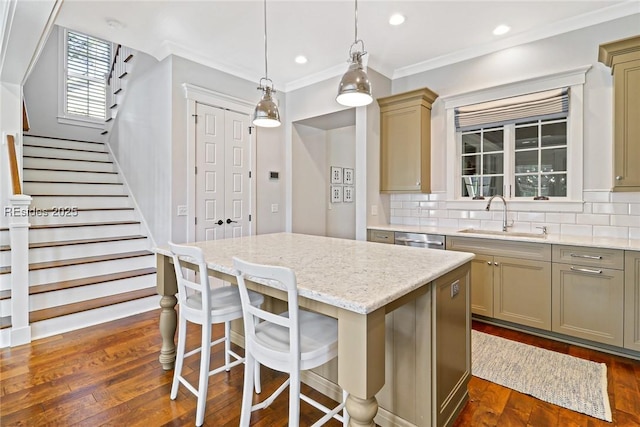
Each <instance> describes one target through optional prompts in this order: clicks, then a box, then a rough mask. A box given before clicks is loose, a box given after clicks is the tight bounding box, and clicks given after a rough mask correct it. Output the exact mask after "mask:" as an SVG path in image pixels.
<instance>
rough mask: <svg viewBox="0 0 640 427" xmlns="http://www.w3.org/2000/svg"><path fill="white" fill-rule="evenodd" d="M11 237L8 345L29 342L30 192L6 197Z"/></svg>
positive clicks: (13, 345)
mask: <svg viewBox="0 0 640 427" xmlns="http://www.w3.org/2000/svg"><path fill="white" fill-rule="evenodd" d="M9 201H10V203H11V206H10V208H9V209H10V211H9V212H6V213H8V216H10V217H11V219H10V222H9V238H10V241H11V346H12V347H15V346H17V345H21V344H26V343H29V342H31V326H30V325H29V206H30V205H31V196H27V195H25V194H16V195H13V196H11V197H9Z"/></svg>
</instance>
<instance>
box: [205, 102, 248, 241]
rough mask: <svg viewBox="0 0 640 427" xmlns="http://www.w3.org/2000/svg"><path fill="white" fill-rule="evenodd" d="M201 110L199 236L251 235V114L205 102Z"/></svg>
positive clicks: (210, 238) (212, 237) (220, 237)
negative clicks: (213, 105)
mask: <svg viewBox="0 0 640 427" xmlns="http://www.w3.org/2000/svg"><path fill="white" fill-rule="evenodd" d="M196 114H197V116H198V120H197V123H196V148H195V156H196V196H195V206H196V240H217V239H224V238H229V237H239V236H243V235H249V234H251V225H250V221H249V214H250V209H251V207H250V200H251V198H250V195H251V194H250V191H251V186H250V182H249V172H250V165H251V161H250V151H251V150H250V147H251V141H250V136H249V131H248V129H249V118H248V117H247V116H246V115H244V114H241V113H237V112H233V111H229V110H223V109H221V108H216V107H212V106H209V105H205V104H200V103H197V104H196Z"/></svg>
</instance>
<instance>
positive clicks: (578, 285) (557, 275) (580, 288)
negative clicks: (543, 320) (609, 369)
mask: <svg viewBox="0 0 640 427" xmlns="http://www.w3.org/2000/svg"><path fill="white" fill-rule="evenodd" d="M623 286H624V284H623V272H622V271H620V270H612V269H605V268H596V267H581V266H575V265H569V264H554V265H553V278H552V288H553V329H552V330H553V331H554V332H559V333H562V334H567V335H571V336H574V337H578V338H584V339H588V340H591V341H597V342H601V343H605V344H611V345H615V346H622V330H623V329H622V328H623V305H624V296H623V292H624V290H623Z"/></svg>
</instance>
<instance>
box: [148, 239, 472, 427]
mask: <svg viewBox="0 0 640 427" xmlns="http://www.w3.org/2000/svg"><path fill="white" fill-rule="evenodd" d="M191 245H193V246H198V247H201V248H202V249H203V251H204V255H205V259H206V260H207V265H208V267H209V270H210V273H211V275H212V276H215V277H219V278H221V279H223V280H227V281H229V282H235V277H234V273H235V272H234V270H233V267H232V257H233V256H237V257H239V258H242V259H244V260H246V261H250V262H255V263H262V264H272V265H282V266H287V267H290V268H292V269H293V270H294V271H295V273H296V277H297V282H298V288H299V302H300V306H301V307H303V308H306V309H309V310H313V311H317V312H320V313H323V314H326V315H329V316H332V317H335V318H337V319H338V335H339V337H338V349H339V350H338V361H337V372H336V373H335V375H331V374H330V375H326V377H327V378H326V380H328V381H331V380H333V379H335V380H337V383H338V384H339V385H340V386H341V387H342V388H343V389H345V390H346V391H347V392H348V393H349V397H348V398H347V410H348V411H349V413H350V415H351V420H350V425H353V426H373V425H374V424H373V423H374V421H373V420H374V417H376V414H377V413H378V399H377V398H376V395H377V394H378V393H379V392H380V391H381V389H383V386H384V385H385V382H386V383H387V386H386V387H385V389H386V390H387V391H385V390H383V392H382V393H381V394H382V397H381V398H382V402H381V407H382V408H383V409H384V411H381V412H382V413H383V415H381V416H379V417H377V418H376V422H378V423H379V424H382V425H391V424H395V425H417V426H442V425H449V424H451V423H452V422H453V420H454V419H455V416H456V415H457V413H458V411H459V410H460V409H461V408H462V406H463V405H464V403H465V402H466V400H467V398H468V395H467V387H466V385H467V382H468V380H469V378H470V375H471V366H470V337H471V332H470V328H471V323H470V309H469V292H468V290H467V283H468V280H469V271H470V261H471V260H472V258H473V255H472V254H468V253H461V252H447V251H437V250H425V249H418V248H411V247H403V246H393V245H381V244H377V243H371V242H362V241H353V240H345V239H335V238H328V237H320V236H308V235H300V234H290V233H278V234H267V235H258V236H249V237H242V238H236V239H226V240H217V241H207V242H196V243H191ZM156 252H157V289H158V293H159V294H160V295H161V296H162V298H161V302H160V305H161V307H162V312H161V315H160V331H161V334H162V337H163V346H162V350H161V354H160V362H161V363H162V365H163V367H164V368H165V369H171V368H172V367H173V362H174V360H175V344H174V334H175V328H176V313H175V304H176V298H175V294H176V292H177V287H176V283H175V274H174V271H173V265H172V264H171V262H170V257H169V255H170V254H169V252H168V251H167V250H166V249H164V248H158V249H157V250H156ZM252 286H253V288H254V289H255V290H257V291H259V292H262V293H264V294H265V295H267V296H269V297H271V298H274V299H279V300H283V299H285V294H284V292H283V291H282V290H281V289H278V288H277V287H274V285H273V284H272V283H268V282H265V283H255V284H253V285H252ZM407 308H408V309H407ZM396 310H398V312H402V311H405V312H406V314H407V315H409V316H413V321H412V324H413V325H414V327H413V329H412V331H404V332H403V331H402V330H396V329H394V327H393V325H390V324H389V320H388V319H389V317H388V314H391V313H393V312H394V311H396ZM408 334H410V335H412V336H407V335H408ZM398 341H401V342H398ZM402 341H404V342H405V343H407V346H406V349H405V350H406V351H404V352H401V353H399V354H403V355H406V356H408V357H409V358H410V359H412V360H413V362H412V363H409V364H406V366H405V363H404V362H403V360H402V359H401V358H400V359H399V360H391V361H390V360H389V357H387V356H391V359H394V354H395V353H394V351H393V347H396V346H397V345H400V344H402ZM411 343H412V344H411ZM457 360H459V361H460V362H459V363H457V364H456V363H453V362H455V361H457ZM390 362H392V363H390ZM394 364H395V365H396V366H397V367H398V368H399V370H396V369H394V368H393V366H392V365H394ZM408 366H411V367H412V369H414V370H415V372H411V373H409V375H406V374H405V376H407V377H410V378H411V379H412V381H411V384H410V385H409V386H407V384H404V383H403V382H402V381H401V382H398V381H397V380H398V378H395V376H394V373H395V372H399V371H402V370H404V371H406V368H407V367H408ZM332 376H333V377H335V378H332ZM320 378H322V377H320ZM398 400H400V401H402V402H401V403H402V405H400V406H404V407H406V406H409V407H410V408H409V409H408V410H404V409H401V410H400V412H403V411H405V412H406V415H405V413H399V414H398V413H396V412H397V411H396V412H394V411H395V408H396V407H397V406H398V405H397V404H398ZM407 400H411V401H412V402H413V403H410V404H409V402H407ZM385 406H386V408H385ZM387 408H388V409H387Z"/></svg>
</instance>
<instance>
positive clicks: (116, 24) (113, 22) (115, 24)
mask: <svg viewBox="0 0 640 427" xmlns="http://www.w3.org/2000/svg"><path fill="white" fill-rule="evenodd" d="M107 26H108V27H109V28H111V29H112V30H120V29H122V28H124V24H123V23H122V22H120V21H118V20H117V19H111V18H108V19H107Z"/></svg>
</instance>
